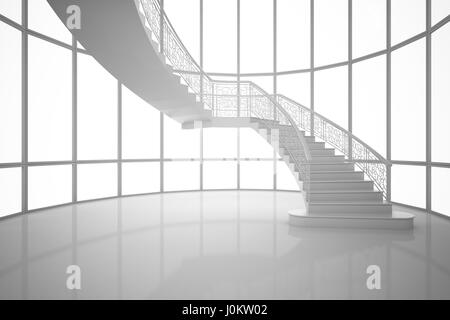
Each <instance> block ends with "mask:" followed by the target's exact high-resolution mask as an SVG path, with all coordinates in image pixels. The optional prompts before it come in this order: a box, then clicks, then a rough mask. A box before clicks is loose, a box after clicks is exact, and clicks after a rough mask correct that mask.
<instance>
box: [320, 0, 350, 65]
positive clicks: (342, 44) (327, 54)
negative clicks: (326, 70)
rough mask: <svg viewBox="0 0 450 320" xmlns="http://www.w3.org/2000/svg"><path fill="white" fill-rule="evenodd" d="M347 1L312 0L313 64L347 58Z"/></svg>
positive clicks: (326, 63)
mask: <svg viewBox="0 0 450 320" xmlns="http://www.w3.org/2000/svg"><path fill="white" fill-rule="evenodd" d="M347 18H348V1H347V0H315V1H314V55H315V57H314V64H315V66H323V65H328V64H331V63H336V62H341V61H346V60H348V52H347V47H348V44H347V43H348V39H347V38H348V37H347V35H348V21H347V20H348V19H347Z"/></svg>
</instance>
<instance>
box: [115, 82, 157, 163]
mask: <svg viewBox="0 0 450 320" xmlns="http://www.w3.org/2000/svg"><path fill="white" fill-rule="evenodd" d="M159 123H160V112H159V111H158V110H156V109H155V108H153V107H152V106H151V105H149V104H148V103H146V102H145V101H144V100H142V99H141V98H139V97H138V96H137V95H135V94H134V93H133V92H132V91H130V90H129V89H128V88H126V87H125V86H122V158H124V159H152V158H159V155H160V150H159V149H160V145H159V144H160V126H159Z"/></svg>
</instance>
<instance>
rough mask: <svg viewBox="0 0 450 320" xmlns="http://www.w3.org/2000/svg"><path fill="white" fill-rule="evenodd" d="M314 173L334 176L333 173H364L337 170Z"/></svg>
mask: <svg viewBox="0 0 450 320" xmlns="http://www.w3.org/2000/svg"><path fill="white" fill-rule="evenodd" d="M314 173H324V174H333V173H363V171H353V170H336V171H329V170H320V171H314Z"/></svg>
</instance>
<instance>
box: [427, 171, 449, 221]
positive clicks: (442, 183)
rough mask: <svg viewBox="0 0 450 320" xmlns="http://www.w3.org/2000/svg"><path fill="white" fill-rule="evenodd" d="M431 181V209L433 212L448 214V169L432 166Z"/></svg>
mask: <svg viewBox="0 0 450 320" xmlns="http://www.w3.org/2000/svg"><path fill="white" fill-rule="evenodd" d="M431 181H432V183H433V186H432V188H431V190H432V192H433V194H432V197H431V198H432V201H433V202H432V204H431V209H432V210H433V211H435V212H439V213H442V214H445V215H446V216H450V199H449V197H448V192H449V190H450V169H448V168H433V169H432V179H431Z"/></svg>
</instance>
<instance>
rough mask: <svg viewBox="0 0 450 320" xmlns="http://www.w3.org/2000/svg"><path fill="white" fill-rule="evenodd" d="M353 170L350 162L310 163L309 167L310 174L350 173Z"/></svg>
mask: <svg viewBox="0 0 450 320" xmlns="http://www.w3.org/2000/svg"><path fill="white" fill-rule="evenodd" d="M354 169H355V164H354V163H351V162H342V163H312V164H311V165H310V170H311V172H317V171H319V172H323V171H352V170H354Z"/></svg>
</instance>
